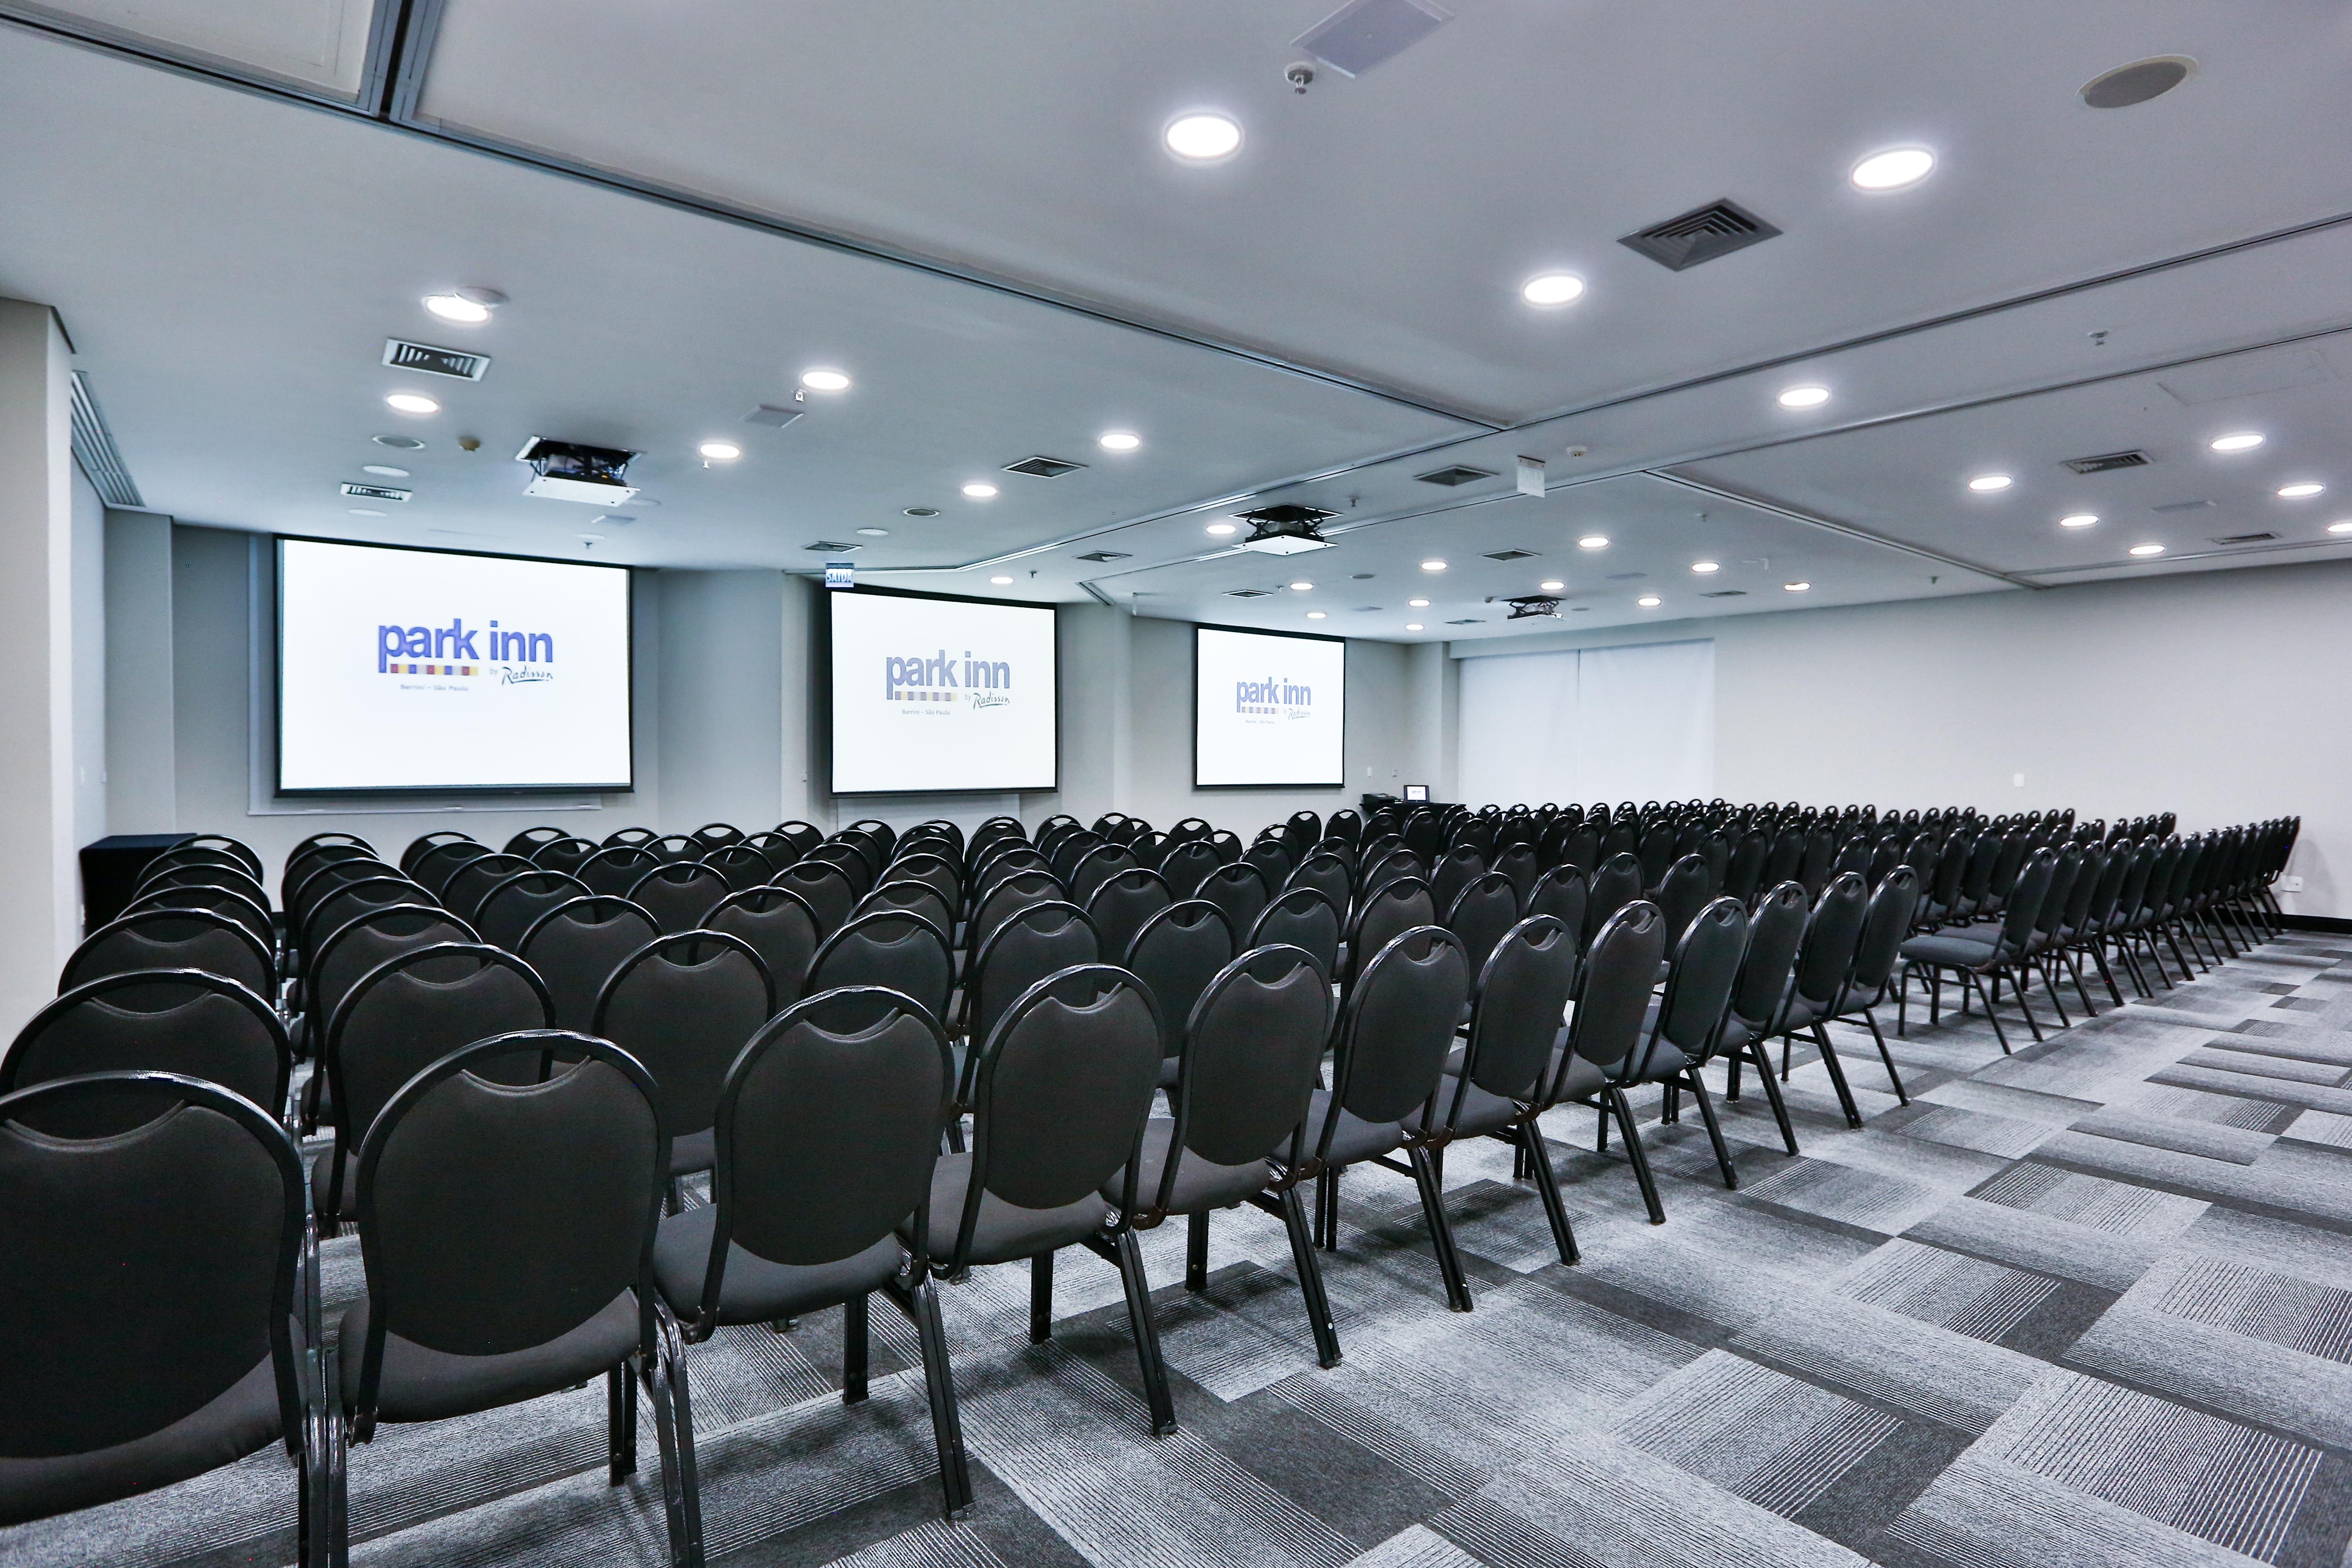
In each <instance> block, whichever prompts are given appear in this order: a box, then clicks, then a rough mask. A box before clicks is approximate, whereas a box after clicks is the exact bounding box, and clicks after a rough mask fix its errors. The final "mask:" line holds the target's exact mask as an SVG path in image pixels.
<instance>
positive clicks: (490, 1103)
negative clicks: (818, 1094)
mask: <svg viewBox="0 0 2352 1568" xmlns="http://www.w3.org/2000/svg"><path fill="white" fill-rule="evenodd" d="M549 1058H566V1059H564V1060H563V1062H562V1065H561V1066H559V1067H558V1068H556V1069H555V1071H554V1073H553V1075H552V1076H551V1077H550V1078H548V1079H546V1080H545V1081H544V1082H535V1081H531V1079H534V1078H535V1077H536V1073H535V1072H530V1071H528V1070H526V1072H525V1073H524V1074H523V1075H520V1081H517V1079H518V1077H519V1075H518V1074H517V1072H516V1070H515V1069H516V1068H518V1067H521V1068H525V1069H529V1068H533V1067H535V1065H536V1064H537V1063H538V1062H540V1061H542V1060H546V1059H549ZM570 1058H577V1059H570ZM655 1103H656V1101H655V1089H654V1085H653V1081H652V1079H651V1078H650V1077H649V1076H648V1075H647V1073H646V1068H644V1067H643V1066H642V1065H640V1064H639V1063H637V1062H636V1061H634V1060H632V1059H631V1058H630V1057H629V1055H628V1053H627V1052H625V1051H623V1050H621V1049H619V1048H617V1047H614V1046H613V1045H612V1044H611V1043H609V1042H607V1041H604V1040H600V1039H594V1038H592V1037H588V1036H585V1035H580V1034H573V1033H570V1032H567V1031H560V1030H553V1029H545V1030H530V1031H525V1032H522V1033H518V1034H500V1035H496V1036H493V1037H489V1038H488V1039H481V1040H477V1041H474V1042H473V1043H471V1044H469V1045H467V1046H465V1047H460V1048H459V1049H457V1050H454V1051H451V1052H448V1053H446V1055H444V1056H442V1057H440V1058H437V1059H436V1060H435V1061H433V1062H432V1063H430V1064H428V1065H427V1066H426V1067H425V1068H424V1069H423V1070H421V1071H419V1072H417V1073H416V1074H415V1076H414V1077H412V1078H411V1079H408V1080H407V1081H406V1082H405V1083H404V1084H403V1085H402V1086H401V1088H400V1089H399V1091H398V1093H396V1094H395V1095H394V1097H393V1098H392V1100H390V1102H389V1103H387V1104H386V1105H385V1107H384V1110H383V1115H381V1116H379V1117H378V1118H376V1121H375V1123H374V1125H373V1126H372V1127H370V1128H369V1129H368V1134H367V1138H366V1140H365V1141H364V1142H362V1143H361V1145H360V1151H359V1155H360V1158H359V1191H358V1199H359V1224H360V1253H361V1257H362V1259H363V1260H364V1262H365V1264H366V1269H367V1290H368V1322H367V1342H366V1344H365V1345H364V1346H363V1347H362V1352H361V1360H360V1377H359V1385H358V1387H357V1388H356V1389H354V1390H352V1392H351V1393H350V1394H348V1395H347V1396H346V1397H347V1398H349V1399H350V1400H351V1402H352V1405H353V1407H354V1411H355V1425H354V1435H355V1436H359V1437H362V1438H365V1437H366V1436H368V1435H369V1433H370V1431H371V1430H372V1428H373V1422H374V1411H375V1405H376V1391H377V1387H378V1384H379V1380H380V1378H381V1376H382V1373H383V1346H384V1341H385V1338H386V1337H387V1336H388V1335H391V1334H398V1335H399V1336H400V1337H401V1338H402V1339H404V1340H406V1341H408V1342H411V1343H413V1344H417V1345H421V1346H423V1347H424V1348H425V1349H426V1350H430V1351H438V1352H442V1353H443V1354H446V1355H466V1356H488V1355H511V1354H515V1353H516V1352H522V1351H528V1350H530V1349H532V1348H533V1347H535V1346H539V1345H543V1344H546V1343H548V1342H551V1341H553V1340H557V1339H560V1338H562V1336H563V1335H565V1334H567V1333H569V1332H571V1331H572V1330H574V1329H576V1328H578V1327H580V1326H581V1325H582V1324H583V1323H585V1322H586V1321H588V1320H589V1319H591V1318H593V1317H594V1316H596V1314H598V1313H599V1312H602V1311H604V1310H607V1309H609V1308H610V1307H612V1305H613V1304H614V1302H615V1301H617V1300H620V1299H621V1295H622V1292H624V1291H625V1290H629V1289H635V1290H636V1292H637V1296H638V1300H637V1311H638V1322H639V1331H640V1342H641V1343H642V1344H644V1345H645V1346H646V1349H647V1351H648V1352H651V1349H652V1346H653V1342H654V1304H653V1301H652V1300H651V1299H650V1298H651V1296H652V1293H653V1286H652V1273H653V1237H654V1227H655V1226H656V1225H657V1224H658V1223H659V1221H660V1218H661V1207H662V1194H663V1189H664V1186H665V1184H666V1182H667V1177H668V1174H669V1139H668V1137H667V1134H666V1133H665V1132H664V1131H662V1126H661V1122H660V1120H659V1118H658V1116H657V1115H656V1110H655ZM529 1392H530V1393H532V1394H537V1393H541V1392H543V1391H542V1390H541V1389H539V1388H536V1387H534V1388H531V1389H530V1391H529Z"/></svg>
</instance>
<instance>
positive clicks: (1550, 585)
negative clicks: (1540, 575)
mask: <svg viewBox="0 0 2352 1568" xmlns="http://www.w3.org/2000/svg"><path fill="white" fill-rule="evenodd" d="M1536 586H1537V587H1538V588H1540V589H1542V590H1543V591H1544V592H1545V593H1547V594H1557V593H1559V592H1560V591H1561V590H1563V589H1565V588H1566V587H1567V586H1568V584H1565V583H1563V582H1561V581H1560V580H1559V578H1557V577H1554V578H1549V579H1547V580H1546V581H1544V582H1541V583H1538V584H1536Z"/></svg>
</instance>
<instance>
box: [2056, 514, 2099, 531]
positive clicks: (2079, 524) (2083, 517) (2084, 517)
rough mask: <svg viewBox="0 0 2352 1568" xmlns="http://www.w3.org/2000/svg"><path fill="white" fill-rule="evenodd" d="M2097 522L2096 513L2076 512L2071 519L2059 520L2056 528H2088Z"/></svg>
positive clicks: (2097, 516)
mask: <svg viewBox="0 0 2352 1568" xmlns="http://www.w3.org/2000/svg"><path fill="white" fill-rule="evenodd" d="M2097 521H2099V515H2098V513H2096V512H2092V511H2078V512H2076V513H2074V515H2073V516H2072V517H2062V518H2060V519H2059V520H2058V526H2059V527H2061V528H2088V527H2090V526H2091V525H2092V524H2094V523H2095V522H2097Z"/></svg>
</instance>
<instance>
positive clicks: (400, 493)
mask: <svg viewBox="0 0 2352 1568" xmlns="http://www.w3.org/2000/svg"><path fill="white" fill-rule="evenodd" d="M343 493H344V494H345V495H347V496H357V497H358V498H359V499H360V500H407V499H408V498H409V497H410V496H412V495H414V494H415V493H416V492H415V491H414V490H396V489H393V488H392V487H391V486H389V485H345V486H344V487H343Z"/></svg>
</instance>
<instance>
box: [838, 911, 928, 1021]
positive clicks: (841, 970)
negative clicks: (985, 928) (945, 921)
mask: <svg viewBox="0 0 2352 1568" xmlns="http://www.w3.org/2000/svg"><path fill="white" fill-rule="evenodd" d="M845 985H880V986H884V987H887V989H889V990H892V991H896V992H898V993H900V994H903V995H907V996H911V997H913V998H914V999H915V1000H916V1001H917V1002H918V1003H919V1004H921V1005H922V1006H923V1008H924V1010H925V1011H927V1012H929V1014H930V1015H931V1016H933V1017H935V1018H942V1017H945V1016H947V1010H948V997H949V995H950V993H951V992H952V991H953V990H954V989H955V957H954V953H953V951H952V950H951V949H950V946H949V943H948V933H947V932H945V931H941V930H940V928H939V927H938V926H936V925H934V924H932V923H931V922H930V921H929V920H927V919H925V918H924V917H923V916H921V915H919V914H917V913H916V912H915V911H914V910H873V911H871V912H870V913H867V914H862V915H856V916H852V917H851V918H850V919H849V920H848V921H846V922H845V923H844V924H843V926H842V928H841V929H840V930H839V931H835V932H834V933H833V934H832V935H831V936H829V937H827V938H825V939H824V945H823V946H821V947H819V948H818V949H817V950H816V956H815V957H814V958H813V959H811V960H810V961H809V973H808V994H810V995H812V996H814V995H818V994H822V993H824V992H827V991H835V990H838V989H840V988H841V987H843V986H845Z"/></svg>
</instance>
